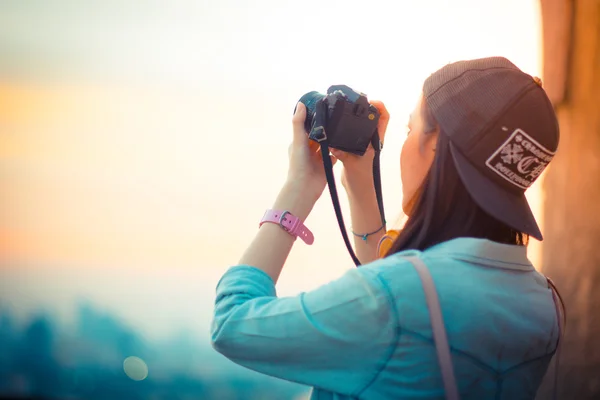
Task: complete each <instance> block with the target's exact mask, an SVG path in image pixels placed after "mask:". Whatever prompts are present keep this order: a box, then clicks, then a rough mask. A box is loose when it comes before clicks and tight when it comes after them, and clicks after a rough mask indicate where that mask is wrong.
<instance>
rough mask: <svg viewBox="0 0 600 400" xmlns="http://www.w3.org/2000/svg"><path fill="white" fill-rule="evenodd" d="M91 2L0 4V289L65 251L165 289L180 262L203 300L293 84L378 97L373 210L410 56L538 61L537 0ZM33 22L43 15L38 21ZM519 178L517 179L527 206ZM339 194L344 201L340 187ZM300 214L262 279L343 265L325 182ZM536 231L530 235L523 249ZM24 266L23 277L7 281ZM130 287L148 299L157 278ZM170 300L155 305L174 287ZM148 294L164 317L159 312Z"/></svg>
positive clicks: (403, 111)
mask: <svg viewBox="0 0 600 400" xmlns="http://www.w3.org/2000/svg"><path fill="white" fill-rule="evenodd" d="M66 3H67V2H65V4H66ZM109 3H110V4H109ZM109 3H106V4H105V5H97V6H94V7H97V8H98V10H92V11H93V12H86V11H85V10H84V9H83V8H84V7H83V6H81V7H80V6H77V5H76V3H72V2H69V3H68V4H69V6H68V7H72V9H69V12H65V13H63V14H60V15H59V14H58V13H54V12H53V11H52V10H50V9H47V8H43V7H42V6H40V9H37V10H26V9H25V8H23V9H20V8H18V7H14V8H12V9H10V10H4V11H5V12H2V10H1V7H2V6H0V39H1V40H2V41H3V42H2V43H5V42H6V43H9V44H10V45H11V46H8V47H7V46H5V47H4V48H19V49H22V50H23V51H22V52H15V53H14V54H12V53H11V54H7V55H4V56H3V55H0V56H1V57H2V59H3V60H5V59H6V60H7V63H6V64H5V66H4V67H1V69H0V166H1V167H0V171H1V173H0V198H1V199H2V207H1V208H0V274H1V276H0V280H1V281H2V282H3V283H2V284H0V285H3V287H2V288H1V289H2V291H3V292H4V293H9V294H6V296H9V295H14V296H17V295H16V294H15V293H17V292H19V293H21V294H20V295H21V296H25V294H23V291H27V290H30V291H31V292H32V293H33V292H37V291H38V289H39V285H40V284H42V282H43V285H45V286H48V287H56V288H58V287H59V286H58V284H57V283H55V281H54V280H53V279H59V278H53V276H55V275H54V272H55V271H58V270H60V271H69V270H71V271H75V270H77V271H78V274H80V275H81V273H82V272H81V271H82V270H83V271H89V274H91V275H90V276H93V274H95V273H102V274H112V275H111V276H113V279H114V280H117V281H118V280H121V279H125V278H124V277H125V276H128V277H130V278H131V277H132V276H136V274H150V275H151V276H152V277H154V278H155V279H157V280H161V279H164V281H165V285H163V286H161V289H160V290H162V291H164V293H163V295H165V296H166V297H169V294H175V293H177V292H178V291H180V287H179V286H178V285H180V284H181V280H173V279H172V278H171V279H168V278H166V277H168V276H169V274H175V272H173V271H178V272H176V274H178V275H177V276H179V277H181V279H184V280H190V281H195V282H197V286H198V287H201V288H203V289H202V290H205V291H207V293H209V294H208V295H207V296H206V299H207V300H206V301H208V303H207V304H204V305H203V306H204V307H205V308H207V309H209V308H210V307H211V306H212V304H211V303H210V301H212V300H208V299H210V294H211V293H212V291H213V290H214V286H215V285H216V282H217V280H218V278H219V277H220V275H221V274H222V273H223V272H224V271H225V270H226V269H227V268H228V267H229V266H230V265H232V264H234V263H235V262H236V261H237V259H238V257H239V256H240V255H241V254H242V252H243V250H244V249H245V246H247V245H248V244H249V242H250V240H251V239H252V237H253V235H254V233H255V232H256V229H257V226H258V220H259V219H260V217H261V216H262V214H263V212H264V210H265V209H266V208H269V207H270V206H271V203H272V202H273V200H274V198H275V195H276V193H277V191H278V190H279V187H280V186H281V184H282V183H283V180H284V178H285V174H286V168H287V145H288V143H289V141H290V140H291V129H290V119H291V114H292V110H293V108H294V105H295V102H296V101H297V100H298V98H299V97H300V96H301V95H302V94H304V93H305V92H308V91H311V90H321V91H325V90H326V89H327V87H328V86H329V85H331V84H339V83H343V84H348V85H350V86H352V87H354V88H356V89H358V90H360V91H362V92H365V93H367V94H368V95H369V97H370V98H376V99H380V100H382V101H384V102H385V104H386V105H387V108H388V110H389V111H390V114H391V120H390V124H389V127H388V133H387V135H386V149H385V150H384V154H383V156H382V157H383V160H382V179H383V188H384V200H385V205H386V214H387V215H388V221H389V220H394V219H395V217H399V216H400V193H401V188H400V178H399V176H400V175H399V170H398V169H399V154H400V147H401V145H402V141H403V139H404V137H403V133H404V129H403V127H404V126H405V124H406V122H407V117H408V113H409V112H410V111H411V109H412V106H413V105H414V102H415V101H416V99H417V96H418V93H419V89H420V85H421V83H422V81H423V79H424V78H425V77H426V76H427V75H428V74H429V73H431V72H432V71H433V70H435V69H436V68H439V67H441V66H442V65H444V64H445V63H447V62H450V61H456V60H459V59H464V58H476V57H483V56H492V55H503V56H506V57H508V58H509V59H511V60H512V61H513V62H515V63H516V64H517V65H518V66H519V67H521V68H522V69H524V70H525V71H526V72H529V73H531V74H534V75H538V76H539V75H540V71H541V65H540V64H539V58H540V57H539V55H540V54H539V46H540V39H539V34H540V26H539V15H538V13H539V10H538V4H537V3H538V1H537V0H536V1H533V0H531V1H530V0H526V1H524V0H510V1H508V0H507V1H503V2H500V1H497V2H482V1H476V0H458V1H443V0H437V1H433V0H429V1H411V2H404V1H403V2H400V1H391V0H390V1H373V2H369V3H365V2H364V1H344V2H337V1H336V2H319V1H316V0H309V1H303V2H302V3H298V2H288V1H274V0H272V1H265V2H260V3H252V6H249V5H241V4H242V3H243V2H236V1H233V0H227V1H221V2H212V3H203V2H198V3H192V2H187V1H173V2H168V3H165V4H164V5H163V7H164V8H162V9H160V10H159V9H151V8H144V9H129V8H127V9H125V8H126V7H125V6H122V7H124V9H123V10H119V11H122V12H119V13H115V12H111V9H110V7H119V6H117V5H115V4H118V3H115V4H112V2H109ZM74 4H75V5H74ZM111 4H112V5H111ZM204 4H210V8H209V6H208V5H204ZM300 4H302V5H301V6H300ZM366 4H368V7H367V6H366ZM86 7H87V6H86ZM103 7H105V8H103ZM113 11H114V10H113ZM115 15H119V18H117V17H115ZM60 18H68V19H65V20H60ZM24 21H28V23H27V24H25V23H24ZM67 22H68V23H67ZM32 26H35V27H37V28H39V29H35V31H34V28H31V27H32ZM49 26H58V28H57V29H55V30H51V29H50V30H49V29H43V28H44V27H49ZM28 27H29V28H28ZM332 31H335V32H340V35H341V37H342V38H343V39H340V40H337V39H336V35H333V34H330V33H332ZM0 48H1V47H0ZM537 186H539V183H538V184H537ZM338 187H339V188H340V189H341V186H338ZM537 190H538V189H537V188H534V189H532V190H531V195H530V198H531V200H532V205H533V206H534V208H535V209H536V210H535V211H536V214H538V215H539V213H540V205H541V204H540V195H539V192H538V191H537ZM343 198H344V196H342V199H343ZM342 208H343V210H344V212H345V215H346V218H347V219H348V221H349V213H348V207H347V204H346V203H345V200H344V202H343V203H342ZM306 223H307V225H308V226H309V227H310V228H311V230H312V231H313V232H314V233H315V236H316V242H315V244H314V245H313V246H311V247H308V246H304V245H303V244H301V243H299V244H298V245H297V246H296V247H295V249H294V250H293V252H292V254H291V256H290V258H289V261H288V265H287V266H286V268H285V269H284V272H283V274H282V277H281V280H280V283H279V285H278V290H279V293H280V294H284V295H285V294H293V293H297V292H298V291H302V290H309V289H311V288H314V287H316V286H318V285H320V284H322V283H325V282H327V281H328V280H330V279H334V278H335V277H337V276H339V275H340V274H341V273H343V272H344V271H345V270H346V269H348V268H352V261H351V259H350V257H349V256H348V255H347V253H346V249H345V247H344V244H343V241H342V239H341V236H340V234H339V231H338V227H337V223H336V219H335V214H334V212H333V209H332V207H331V203H330V198H329V195H328V193H327V191H325V192H324V195H323V197H322V198H321V200H320V201H319V203H318V204H317V206H316V207H315V209H314V211H313V214H312V215H311V216H310V217H309V219H308V220H307V222H306ZM537 249H538V247H537V243H534V244H533V245H532V247H531V258H532V259H533V261H536V260H537V259H538V258H537V257H538V256H537ZM26 271H29V272H26ZM31 271H36V275H35V276H36V278H35V280H36V282H39V283H36V282H33V281H32V282H29V281H28V282H29V284H28V286H27V288H26V289H25V288H24V289H22V290H21V289H19V290H17V289H15V288H14V287H13V288H12V289H11V288H10V287H9V286H10V285H12V286H14V285H16V283H15V282H20V283H21V284H22V283H23V282H26V281H27V280H28V279H29V278H28V277H30V276H33V275H25V274H31ZM144 271H145V272H144ZM182 271H183V272H182ZM80 275H78V276H80ZM61 276H62V277H63V278H60V279H62V281H61V283H60V285H61V286H60V288H61V289H60V290H62V291H63V292H64V293H68V294H65V295H64V296H66V297H64V298H65V299H67V298H70V297H68V296H72V297H74V296H79V295H84V296H90V297H92V298H95V299H96V300H97V301H101V302H105V303H106V304H109V306H110V304H113V305H114V307H115V308H119V309H121V311H120V312H122V313H124V315H127V316H128V317H131V318H134V317H133V315H134V312H133V311H131V312H130V314H128V311H126V310H125V311H123V310H122V309H123V308H125V309H127V307H120V306H121V305H122V304H123V303H122V300H119V301H117V300H115V299H112V298H111V297H110V290H107V289H102V288H98V287H95V286H94V285H93V284H92V283H88V284H86V285H87V286H82V285H84V284H83V283H82V284H81V285H79V286H78V283H77V282H78V281H76V278H72V279H73V280H72V281H71V283H70V284H69V285H66V284H65V282H64V277H65V276H67V275H61ZM72 276H74V275H72ZM105 276H108V275H105ZM161 276H162V277H165V278H161ZM130 278H127V279H130ZM154 278H153V279H154ZM31 279H34V278H31ZM81 279H83V278H81ZM11 282H12V283H11ZM82 282H83V281H82ZM36 285H37V286H36ZM52 285H54V286H52ZM184 285H188V286H186V287H188V288H189V290H190V292H191V291H193V290H194V289H192V288H191V286H189V285H190V283H189V282H188V283H185V284H184ZM150 286H152V285H150ZM150 286H148V287H150ZM57 290H58V289H57ZM136 290H137V291H138V292H136V293H137V296H138V298H147V299H152V298H154V297H153V296H156V290H158V289H157V288H156V286H152V289H149V288H147V289H144V288H143V287H142V288H138V289H136ZM11 293H12V294H11ZM32 296H34V295H33V294H32ZM39 296H42V295H39ZM39 296H38V297H35V296H34V297H33V298H36V299H38V300H39V301H44V299H43V298H42V297H39ZM140 296H141V297H140ZM144 296H146V297H144ZM172 297H173V298H175V297H177V296H172ZM20 298H21V297H20ZM11 301H13V302H14V301H18V300H14V299H13V300H11ZM66 301H67V300H65V302H66ZM149 301H151V300H149ZM174 301H175V300H174ZM178 301H179V303H173V308H177V309H179V307H180V306H181V304H185V302H186V301H187V300H183V299H180V300H178ZM111 302H112V303H111ZM164 307H166V308H165V309H164V310H165V311H164V313H165V316H164V318H165V320H166V319H168V317H167V316H166V315H167V314H170V313H171V314H172V313H173V312H172V310H169V309H168V305H167V306H164ZM132 309H135V310H136V311H135V312H138V311H139V309H138V308H135V307H133V306H132ZM175 314H176V313H175ZM156 318H158V321H161V319H160V318H161V317H160V316H158V317H156ZM138 322H139V323H140V324H141V325H144V324H147V325H144V326H147V327H152V328H154V327H156V326H157V324H158V323H157V322H156V321H155V322H147V321H143V320H141V319H140V320H139V321H138ZM152 324H154V325H152Z"/></svg>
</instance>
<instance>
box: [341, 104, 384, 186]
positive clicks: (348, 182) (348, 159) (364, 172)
mask: <svg viewBox="0 0 600 400" xmlns="http://www.w3.org/2000/svg"><path fill="white" fill-rule="evenodd" d="M370 103H371V104H372V105H374V106H375V107H376V108H377V110H378V111H379V114H380V117H379V122H378V124H377V132H378V133H379V140H380V141H381V143H383V139H384V137H385V131H386V130H387V126H388V122H389V120H390V113H389V112H388V110H387V109H386V108H385V105H384V104H383V102H381V101H379V100H371V102H370ZM331 154H333V155H334V157H335V158H336V159H338V160H340V161H341V162H342V164H344V170H343V172H342V185H344V188H346V190H347V191H348V190H352V188H354V187H357V188H364V185H365V184H366V183H369V184H370V183H372V181H373V158H374V156H375V149H373V146H372V145H370V144H369V147H368V148H367V151H366V152H365V154H364V155H363V156H358V155H356V154H351V153H346V152H344V151H341V150H338V149H331Z"/></svg>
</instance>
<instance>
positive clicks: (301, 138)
mask: <svg viewBox="0 0 600 400" xmlns="http://www.w3.org/2000/svg"><path fill="white" fill-rule="evenodd" d="M305 119H306V106H305V105H304V104H303V103H301V102H298V104H296V111H295V112H294V116H293V117H292V126H293V131H294V143H297V144H302V145H306V144H308V143H307V142H308V135H307V134H306V131H305V130H304V120H305Z"/></svg>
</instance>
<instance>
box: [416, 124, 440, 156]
mask: <svg viewBox="0 0 600 400" xmlns="http://www.w3.org/2000/svg"><path fill="white" fill-rule="evenodd" d="M438 136H439V129H438V128H436V129H435V130H434V131H433V132H429V133H425V132H422V133H421V137H420V142H421V143H420V147H421V153H422V154H424V155H425V156H428V155H431V154H434V153H435V148H436V146H437V141H438Z"/></svg>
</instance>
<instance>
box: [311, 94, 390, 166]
mask: <svg viewBox="0 0 600 400" xmlns="http://www.w3.org/2000/svg"><path fill="white" fill-rule="evenodd" d="M300 102H302V103H303V104H304V105H305V106H306V120H305V121H304V127H305V129H306V132H308V136H309V138H310V139H311V140H314V141H315V142H322V141H323V140H327V143H328V146H329V147H332V148H335V149H339V150H342V151H345V152H348V153H352V154H356V155H359V156H362V155H364V154H365V152H366V151H367V148H368V146H369V143H371V141H372V139H373V135H375V134H376V132H377V123H378V122H379V117H380V113H379V111H378V110H377V108H376V107H375V106H373V105H372V104H369V100H368V99H367V96H366V95H365V94H363V93H359V92H356V91H354V90H353V89H351V88H349V87H348V86H345V85H334V86H331V87H329V89H327V94H326V95H324V94H321V93H319V92H315V91H313V92H309V93H306V94H305V95H303V96H302V97H301V98H300Z"/></svg>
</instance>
